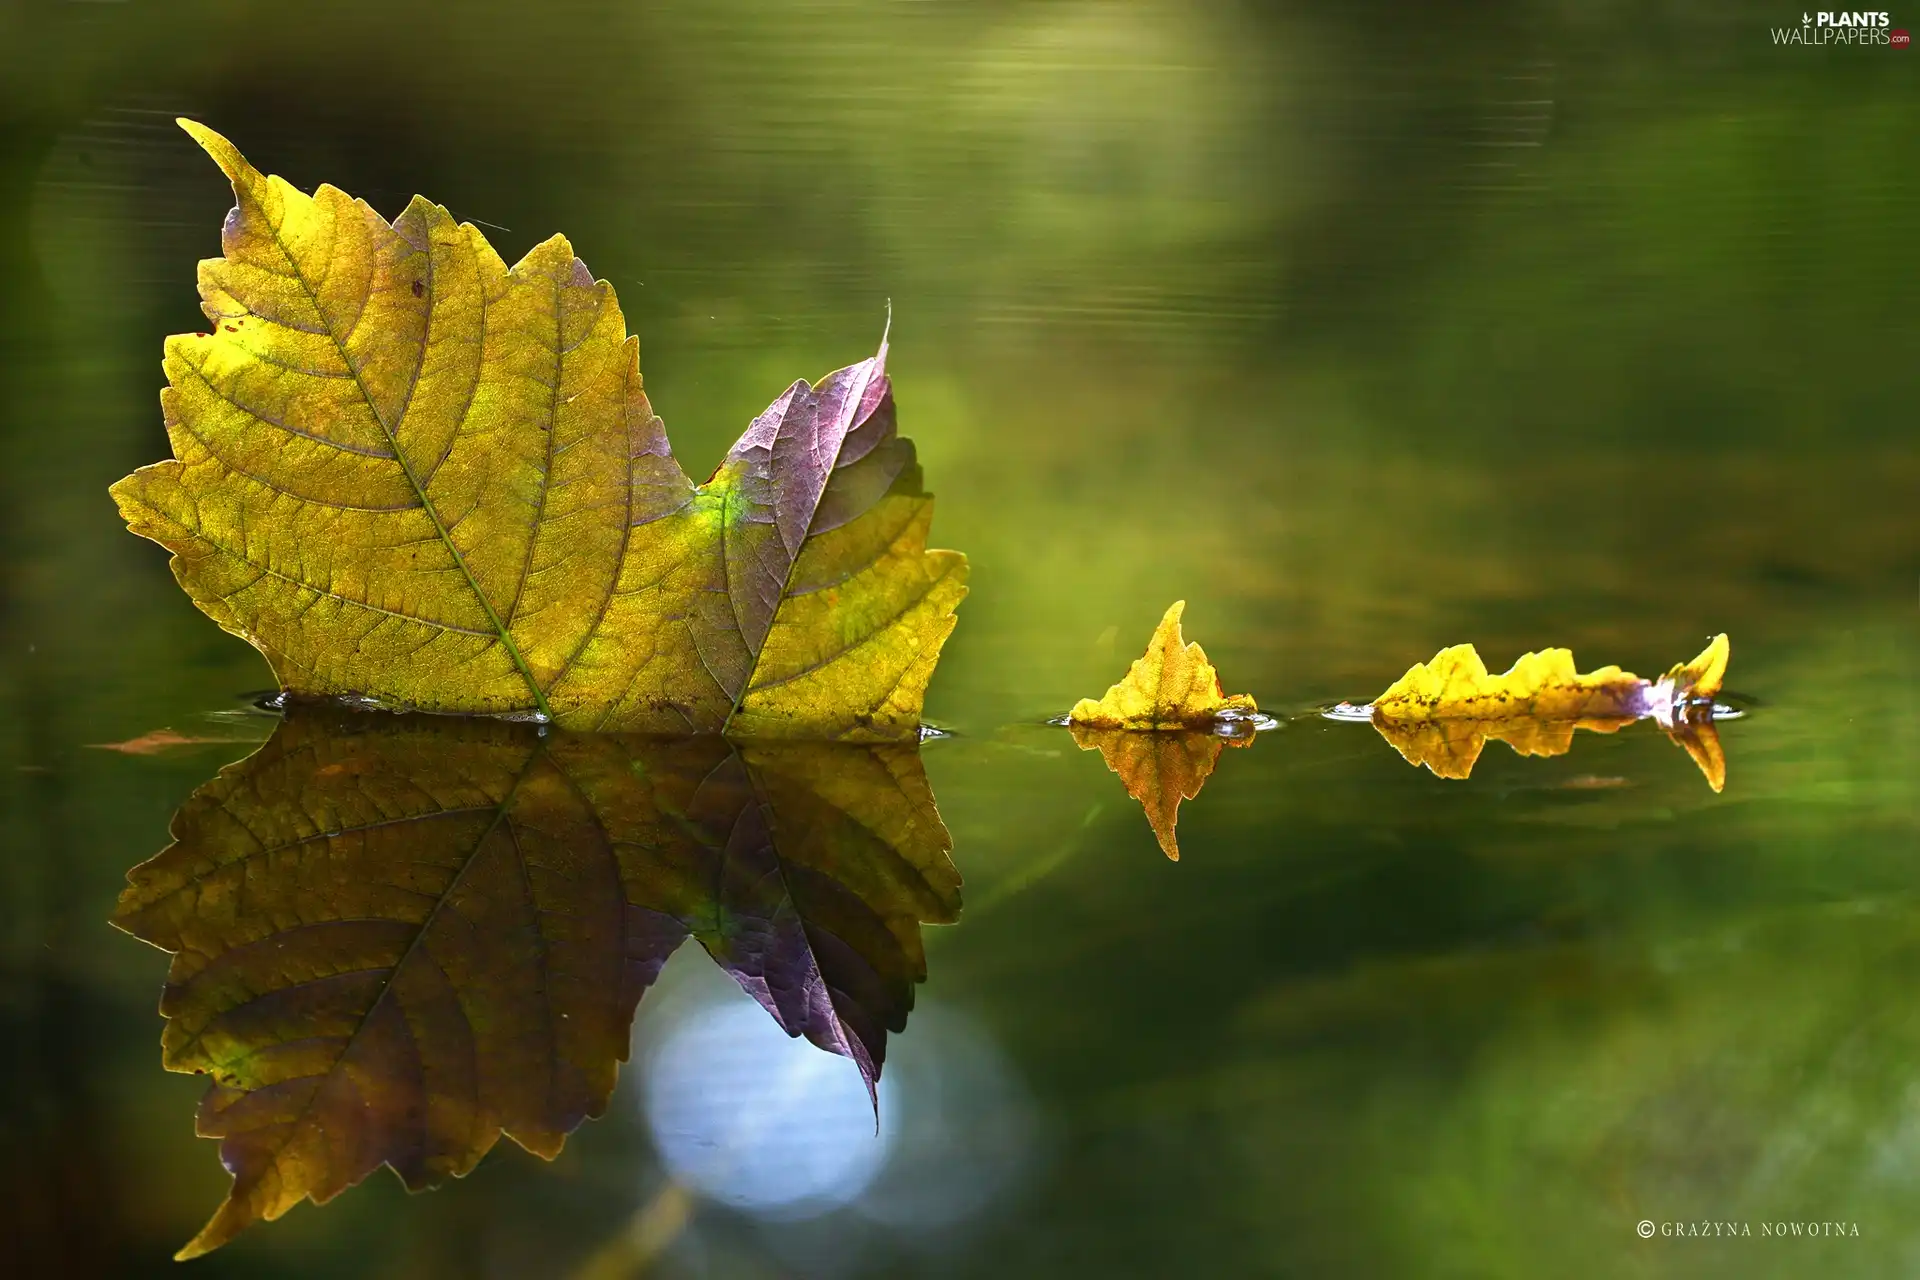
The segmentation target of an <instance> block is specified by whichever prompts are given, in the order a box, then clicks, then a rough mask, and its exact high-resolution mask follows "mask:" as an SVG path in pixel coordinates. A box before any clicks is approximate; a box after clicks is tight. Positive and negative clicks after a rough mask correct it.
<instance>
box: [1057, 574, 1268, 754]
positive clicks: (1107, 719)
mask: <svg viewBox="0 0 1920 1280" xmlns="http://www.w3.org/2000/svg"><path fill="white" fill-rule="evenodd" d="M1186 607H1187V602H1186V601H1185V600H1176V601H1174V602H1173V603H1172V604H1171V605H1169V606H1168V608H1167V612H1166V615H1165V616H1164V617H1162V618H1161V619H1160V625H1159V626H1158V627H1156V628H1154V632H1153V638H1152V639H1151V640H1149V641H1147V651H1146V653H1145V654H1144V655H1143V656H1141V657H1139V658H1137V659H1135V660H1134V663H1133V665H1132V666H1131V667H1129V668H1128V669H1127V674H1126V676H1125V677H1124V678H1123V679H1122V680H1121V681H1120V682H1119V683H1118V684H1115V685H1114V686H1113V687H1112V688H1110V689H1108V690H1107V692H1106V693H1105V694H1104V695H1103V696H1102V697H1101V698H1100V699H1099V700H1098V701H1095V700H1094V699H1092V698H1082V699H1080V701H1079V702H1077V703H1075V704H1074V708H1073V711H1072V713H1071V714H1070V715H1069V716H1068V717H1067V719H1068V721H1069V722H1070V723H1072V724H1074V725H1079V726H1082V727H1084V728H1088V729H1204V728H1206V727H1208V726H1210V725H1212V724H1214V723H1215V722H1216V721H1218V720H1219V719H1220V718H1221V716H1222V715H1232V714H1241V715H1251V714H1253V713H1254V712H1255V711H1257V710H1259V708H1258V707H1256V706H1255V705H1254V701H1253V698H1252V697H1250V696H1249V695H1247V694H1244V693H1236V694H1234V695H1233V696H1231V697H1228V696H1227V695H1225V694H1223V693H1222V692H1221V691H1220V673H1219V672H1217V671H1215V670H1214V669H1213V664H1212V663H1210V662H1208V661H1207V655H1206V651H1205V650H1203V649H1202V648H1201V647H1200V646H1199V645H1198V644H1188V643H1187V642H1186V640H1185V638H1184V637H1183V636H1182V635H1181V634H1180V615H1181V613H1182V612H1184V611H1185V609H1186Z"/></svg>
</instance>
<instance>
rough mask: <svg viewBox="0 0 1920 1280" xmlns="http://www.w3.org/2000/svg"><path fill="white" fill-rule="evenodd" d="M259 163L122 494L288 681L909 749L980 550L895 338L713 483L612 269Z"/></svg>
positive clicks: (170, 351) (807, 400)
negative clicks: (935, 504)
mask: <svg viewBox="0 0 1920 1280" xmlns="http://www.w3.org/2000/svg"><path fill="white" fill-rule="evenodd" d="M181 124H182V127H184V128H185V129H186V130H187V131H188V132H189V133H190V134H192V135H193V137H194V139H195V141H197V142H199V143H200V145H201V146H202V147H204V148H205V149H206V150H207V152H208V153H209V154H211V155H212V156H213V158H214V159H215V160H216V161H217V162H218V163H219V164H220V167H221V168H222V169H223V170H224V171H225V172H226V174H227V176H228V178H230V179H231V180H232V183H233V189H234V194H235V198H236V201H237V206H236V207H235V208H234V210H233V211H232V212H231V213H230V214H229V215H228V217H227V221H226V225H225V227H224V228H223V230H222V237H221V238H222V245H223V248H224V251H225V256H224V257H222V258H218V259H213V260H210V261H207V262H203V263H202V264H201V265H200V292H201V297H202V299H203V309H204V310H205V312H206V314H207V315H208V317H209V318H210V319H211V320H212V321H213V331H212V332H210V333H202V334H191V335H181V336H176V337H173V338H170V339H168V341H167V346H166V373H167V381H168V384H169V385H168V387H167V389H166V390H165V391H164V392H162V394H161V402H162V406H163V408H164V410H165V416H166V422H167V430H168V435H169V437H170V439H171V441H172V445H173V451H174V458H173V459H171V460H169V461H165V462H161V463H158V464H155V465H153V466H149V467H143V468H141V469H140V470H139V471H137V472H135V473H134V474H133V475H131V476H128V477H127V478H126V479H124V480H122V481H120V482H119V483H118V484H116V485H115V486H114V488H113V493H114V497H115V499H116V501H117V502H118V503H119V506H120V510H121V513H122V515H123V516H124V517H125V518H126V521H127V524H128V526H129V527H130V528H131V529H132V530H133V531H134V532H135V533H138V534H140V535H141V536H143V537H147V538H151V539H153V540H154V541H156V542H158V543H160V544H162V545H163V546H165V547H167V548H168V549H169V550H171V551H172V552H173V553H174V559H173V569H174V573H175V576H176V577H178V578H179V580H180V583H181V585H182V586H183V587H184V588H185V589H186V590H187V593H188V594H189V595H190V596H191V597H192V598H193V600H194V603H195V604H197V605H198V606H199V607H200V608H201V609H202V610H203V611H204V612H206V613H207V614H208V615H210V616H211V617H212V618H213V619H214V620H215V621H217V622H218V623H220V625H221V626H223V627H225V628H226V629H227V630H229V631H231V632H233V633H235V634H236V635H239V636H241V637H243V638H245V639H246V640H248V641H249V642H250V643H252V644H253V645H254V646H255V647H256V648H258V649H259V650H260V651H261V652H262V653H263V654H265V655H266V657H267V659H268V661H269V662H271V663H272V665H273V668H274V672H275V674H276V675H277V676H278V677H279V679H280V682H281V684H282V686H283V687H284V688H285V689H287V690H289V691H291V692H294V693H297V694H305V695H315V696H323V697H324V696H342V695H352V696H357V697H363V698H368V699H372V700H374V701H375V702H378V703H382V704H386V705H392V706H396V707H414V708H420V709H425V710H433V711H442V712H469V713H491V714H502V715H516V716H524V717H537V718H543V719H551V720H553V721H554V722H556V723H558V724H560V725H563V726H566V727H569V728H579V729H592V730H610V731H628V730H632V731H647V732H656V731H657V732H694V733H713V732H728V733H731V734H734V735H736V736H754V735H763V736H808V737H832V738H845V739H851V740H859V741H883V740H908V739H911V738H913V737H914V736H915V734H916V733H917V730H918V727H919V721H920V710H921V703H922V700H923V698H924V695H925V691H926V686H927V682H928V680H929V679H930V678H931V676H932V673H933V668H934V664H935V662H936V660H937V659H938V657H939V653H940V648H941V645H942V644H943V643H944V642H945V640H946V637H947V635H948V633H949V632H950V631H951V630H952V628H953V621H954V619H953V612H954V609H955V607H956V606H957V605H958V603H959V601H960V599H961V597H962V596H964V595H965V594H966V586H965V582H966V561H965V558H964V557H962V556H960V555H958V554H957V553H954V552H950V551H929V550H927V546H926V538H927V530H928V526H929V523H930V521H931V518H932V499H931V498H930V497H929V496H928V495H927V493H926V492H925V490H924V488H923V487H922V485H921V478H920V469H919V467H918V465H916V463H915V461H914V452H913V446H912V445H911V444H910V443H909V442H908V441H906V440H903V439H901V438H900V437H899V436H898V435H897V434H896V432H895V412H894V403H893V394H892V389H891V384H890V383H889V381H888V378H887V375H886V354H887V353H886V344H885V342H884V340H883V341H882V344H881V348H880V352H879V354H878V355H876V356H875V357H874V358H873V359H871V360H865V361H862V362H861V363H859V364H857V365H853V366H851V367H849V368H846V369H841V370H839V371H838V372H835V373H832V374H829V375H828V376H827V377H826V378H825V379H823V380H822V381H821V382H820V383H819V385H818V386H810V385H809V384H807V383H806V382H804V381H802V382H795V383H794V384H793V385H792V386H791V387H789V388H788V389H787V390H786V391H785V392H783V393H782V394H781V396H780V397H779V398H778V399H777V400H775V401H774V403H773V405H772V406H771V407H770V408H769V409H768V410H767V411H766V412H765V413H763V414H761V415H760V417H758V418H756V419H755V420H754V422H753V424H752V425H751V426H750V427H749V428H748V429H747V432H746V434H745V435H744V436H742V437H741V439H740V441H739V443H738V444H736V445H735V446H734V447H733V449H732V451H731V452H730V453H729V454H728V455H727V458H726V460H725V461H724V462H723V463H722V464H721V466H720V468H719V469H718V470H717V471H716V472H715V473H714V475H713V477H712V478H711V479H710V480H708V482H707V483H706V484H704V485H699V486H695V485H694V484H693V483H692V482H691V481H690V480H689V479H688V478H687V476H686V474H685V473H684V472H683V471H682V470H681V468H680V465H679V463H678V462H676V461H675V460H674V458H673V455H672V452H671V450H670V449H669V447H668V444H667V437H666V433H665V430H664V428H663V427H662V425H661V422H660V419H659V418H657V417H656V416H654V413H653V409H652V406H651V405H650V404H649V403H648V401H647V397H646V394H645V392H644V391H643V390H642V389H641V381H640V367H639V355H638V352H639V348H638V344H637V342H636V340H635V339H633V338H631V337H629V336H628V335H627V332H626V322H625V320H624V319H623V317H622V315H621V312H620V307H619V304H618V302H617V301H616V299H615V297H614V293H613V289H612V287H611V286H610V285H608V284H607V283H606V282H605V281H596V280H595V279H594V278H593V276H592V275H591V274H590V273H589V272H588V271H587V269H586V267H585V265H584V264H582V263H581V262H580V260H579V259H577V258H575V257H574V256H573V250H572V248H571V247H570V246H569V245H568V243H567V241H566V240H565V239H564V238H563V237H560V236H555V237H553V238H552V239H550V240H548V241H546V242H545V243H543V244H540V245H538V246H536V247H535V248H534V249H533V250H532V251H531V252H529V253H528V254H527V256H526V257H525V258H523V259H522V260H521V261H520V263H519V264H518V265H516V266H514V267H513V268H511V269H509V268H507V267H506V265H505V264H504V263H503V262H502V261H501V260H500V258H499V256H498V255H497V254H495V252H494V250H493V248H492V246H490V245H489V244H488V243H487V241H486V238H485V237H484V236H482V235H481V234H480V232H479V231H478V230H476V229H475V228H474V227H473V226H471V225H469V224H456V223H455V222H454V220H453V218H452V217H451V215H449V214H448V213H447V211H446V210H445V209H443V208H441V207H440V206H438V205H435V204H432V203H430V202H428V201H426V200H424V199H421V198H418V197H416V198H415V199H414V200H413V202H412V203H411V204H410V205H408V206H407V209H406V211H405V212H404V213H402V214H401V215H400V217H399V218H398V219H396V220H395V221H394V222H393V223H391V224H389V223H388V222H387V221H386V220H385V219H383V218H381V217H380V216H379V215H378V214H376V213H374V212H373V210H372V209H370V208H369V207H368V206H367V205H366V204H365V203H363V202H361V201H358V200H355V199H353V198H352V197H350V196H348V195H346V194H345V193H344V192H342V191H340V190H338V189H337V188H335V187H332V186H322V187H320V188H319V190H318V191H316V192H315V193H314V194H313V195H312V196H308V195H306V194H304V193H302V192H300V191H298V190H296V189H295V188H293V187H292V186H290V185H289V184H287V183H286V182H284V181H283V180H281V179H279V178H273V177H267V176H264V175H262V174H261V173H260V172H259V171H258V170H256V169H254V168H253V166H252V165H250V164H248V163H247V161H246V160H245V158H244V157H242V156H241V154H240V153H239V151H238V150H236V149H235V148H234V147H233V145H232V144H231V143H229V142H228V141H227V140H226V139H225V138H223V137H221V136H220V135H219V134H217V133H214V132H213V131H212V130H210V129H207V128H205V127H203V126H201V125H198V124H193V123H191V122H188V121H182V122H181Z"/></svg>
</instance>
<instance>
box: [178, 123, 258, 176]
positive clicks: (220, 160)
mask: <svg viewBox="0 0 1920 1280" xmlns="http://www.w3.org/2000/svg"><path fill="white" fill-rule="evenodd" d="M173 122H174V123H175V124H177V125H179V126H180V127H181V128H182V129H184V130H186V134H187V136H188V137H189V138H192V139H193V140H194V141H195V142H197V143H199V144H200V149H201V150H202V151H204V152H206V153H207V154H208V155H210V156H212V157H213V162H214V163H215V164H217V165H219V166H220V172H222V173H224V174H226V175H227V178H228V180H229V181H231V182H232V183H233V184H234V186H235V187H238V186H239V185H240V184H241V183H242V182H243V181H245V180H247V179H248V178H249V177H252V176H254V175H255V173H256V171H255V169H254V167H253V166H252V165H250V164H248V163H247V158H246V157H245V156H243V155H241V154H240V148H238V147H236V146H234V145H233V143H231V142H229V141H227V139H226V136H225V135H223V134H221V133H220V132H218V131H217V130H214V129H209V128H208V127H207V126H206V125H204V124H201V123H200V122H199V121H198V120H189V119H188V118H187V117H185V116H175V117H174V118H173Z"/></svg>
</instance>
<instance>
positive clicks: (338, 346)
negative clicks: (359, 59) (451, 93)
mask: <svg viewBox="0 0 1920 1280" xmlns="http://www.w3.org/2000/svg"><path fill="white" fill-rule="evenodd" d="M267 223H268V225H269V226H270V227H272V228H273V243H274V247H275V248H277V249H279V250H280V254H281V256H282V257H284V258H285V259H286V260H287V266H288V267H289V268H290V269H291V271H292V272H293V278H294V280H296V281H297V282H298V283H299V285H300V288H301V289H302V290H303V291H304V292H305V293H306V295H307V301H308V302H309V303H311V304H312V306H313V310H314V314H315V315H317V316H319V317H320V318H321V321H322V322H323V323H324V324H326V327H327V336H328V337H329V338H330V339H332V341H333V345H334V348H335V350H337V351H338V352H339V353H340V363H342V364H344V365H345V366H346V367H347V371H348V372H349V373H351V374H352V375H353V385H354V386H355V387H357V388H358V389H359V391H360V396H361V398H362V399H363V400H365V401H366V403H367V409H368V411H369V412H370V413H372V415H373V420H374V421H375V422H376V423H378V424H379V426H380V431H381V433H382V434H383V435H385V436H386V438H387V444H388V445H389V446H390V447H391V448H392V449H393V457H394V461H396V462H398V463H399V464H400V470H401V471H402V472H403V473H404V474H405V475H406V477H407V483H408V484H409V485H411V486H413V491H414V493H415V494H416V495H417V496H418V497H419V499H420V508H421V510H423V511H425V512H426V513H427V518H428V519H429V520H431V521H433V528H434V531H435V532H436V533H438V534H439V535H440V540H441V541H442V542H443V543H445V544H446V548H447V553H448V554H449V555H451V556H452V557H453V562H454V563H455V564H457V565H459V566H460V573H461V575H462V576H463V577H465V578H466V580H467V586H468V587H469V588H470V589H471V590H472V591H473V596H474V599H476V600H478V601H479V602H480V607H481V608H482V609H483V610H485V611H486V615H487V621H488V622H490V623H492V624H493V629H494V632H495V635H496V638H497V639H498V641H499V643H500V644H501V645H502V646H504V647H505V648H506V651H507V656H508V657H510V658H512V659H513V665H514V666H515V667H516V668H518V669H519V672H520V675H521V678H522V679H524V680H525V681H526V684H527V689H528V690H529V691H530V692H531V693H532V694H533V700H534V705H535V706H536V708H537V709H538V710H539V712H540V714H541V715H542V716H545V717H548V718H549V719H550V718H551V717H552V713H551V712H550V711H549V710H548V708H547V699H546V695H545V694H543V693H542V692H541V691H540V685H539V683H538V682H537V681H536V680H534V678H533V672H532V671H531V670H530V669H529V668H528V667H527V660H526V659H525V658H524V657H522V656H521V653H520V649H519V646H518V645H516V644H514V642H513V637H512V636H511V635H510V634H508V632H507V629H506V627H505V626H504V625H503V624H502V623H501V621H500V615H499V614H498V613H497V612H496V611H495V610H494V607H493V602H492V601H491V600H489V599H488V598H487V593H486V592H485V591H483V590H481V589H480V582H479V580H478V579H477V578H475V577H474V576H473V570H472V569H471V568H470V567H469V566H468V565H467V561H466V557H465V556H463V555H461V554H460V548H459V547H458V546H457V545H455V543H454V541H453V537H452V535H450V534H449V533H448V532H447V529H446V526H445V525H444V524H443V523H442V522H441V520H440V513H439V512H438V511H436V510H434V507H433V502H432V500H431V499H429V498H428V497H427V491H426V487H425V486H424V485H422V484H421V483H420V478H419V477H418V476H417V475H415V474H414V470H413V464H412V463H411V462H409V461H407V455H406V452H405V451H404V450H402V449H401V448H400V438H399V436H398V435H397V434H396V432H395V430H394V428H393V427H392V426H390V425H389V424H388V423H387V420H386V417H385V416H384V415H383V414H381V412H380V406H379V404H378V403H377V402H376V401H375V400H374V398H373V393H372V392H371V391H370V390H368V388H367V383H366V379H365V378H363V377H362V376H361V373H360V366H359V364H358V363H357V362H356V361H355V360H354V358H353V356H352V354H351V353H350V352H349V351H348V350H347V345H346V343H345V342H343V341H342V340H341V338H340V335H339V334H338V333H336V332H334V327H333V323H332V321H330V320H328V319H327V313H326V312H325V311H324V310H323V309H322V308H321V306H320V296H319V294H317V293H316V292H314V288H313V285H312V284H311V283H310V282H309V281H308V280H307V276H306V272H304V271H302V270H301V269H300V263H299V260H298V259H296V258H295V257H294V256H293V251H292V250H291V249H289V248H288V247H287V244H286V242H285V241H284V240H283V239H282V238H281V235H280V223H279V222H278V221H276V220H274V219H272V218H269V219H268V220H267ZM381 223H382V225H383V226H384V225H387V224H386V222H385V220H384V219H382V220H381ZM388 230H389V231H392V227H391V226H388ZM336 234H337V231H336ZM393 234H394V235H395V236H396V237H398V238H399V239H401V240H402V241H405V237H404V236H400V233H399V232H397V231H393ZM422 252H423V253H424V256H425V258H426V267H427V281H426V284H427V287H426V295H427V333H426V334H423V335H422V337H421V343H420V362H421V364H422V365H424V364H425V363H426V359H427V351H428V349H429V347H430V345H431V344H430V342H429V338H430V337H431V334H432V328H433V312H434V306H433V304H434V292H433V249H432V241H431V239H429V241H428V247H427V249H426V250H424V251H422ZM372 287H373V286H372V279H371V278H369V280H368V288H369V290H371V288H372ZM485 306H486V301H485V299H482V300H481V307H482V308H483V309H484V308H485ZM355 318H356V320H357V319H358V313H356V316H355ZM481 358H482V372H483V373H484V369H485V353H484V352H483V353H482V357H481ZM419 372H420V371H419V369H418V368H416V369H415V370H414V378H415V379H416V380H417V379H418V377H419ZM410 398H411V395H410V394H409V399H410ZM381 612H387V611H386V610H382V611H381Z"/></svg>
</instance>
